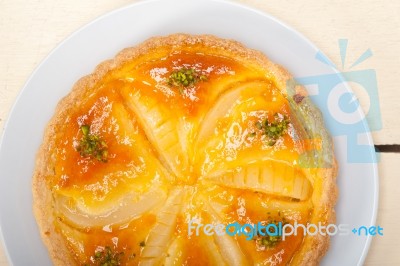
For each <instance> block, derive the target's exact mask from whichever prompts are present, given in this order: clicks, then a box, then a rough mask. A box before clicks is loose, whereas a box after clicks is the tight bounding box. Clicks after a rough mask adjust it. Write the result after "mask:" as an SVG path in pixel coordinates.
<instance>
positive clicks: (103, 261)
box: [94, 246, 124, 266]
mask: <svg viewBox="0 0 400 266" xmlns="http://www.w3.org/2000/svg"><path fill="white" fill-rule="evenodd" d="M123 255H124V252H116V251H112V250H111V248H110V247H108V246H107V247H105V248H104V250H102V251H97V252H96V253H95V254H94V261H95V262H96V264H97V265H100V266H117V265H121V257H122V256H123Z"/></svg>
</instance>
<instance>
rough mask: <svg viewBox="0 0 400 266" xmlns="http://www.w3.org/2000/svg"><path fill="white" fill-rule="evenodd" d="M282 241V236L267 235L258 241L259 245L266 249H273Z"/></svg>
mask: <svg viewBox="0 0 400 266" xmlns="http://www.w3.org/2000/svg"><path fill="white" fill-rule="evenodd" d="M280 240H281V237H280V236H270V235H266V236H263V237H261V238H260V239H259V240H258V241H259V244H260V245H261V246H263V247H265V248H273V247H275V246H276V245H277V244H278V243H279V241H280Z"/></svg>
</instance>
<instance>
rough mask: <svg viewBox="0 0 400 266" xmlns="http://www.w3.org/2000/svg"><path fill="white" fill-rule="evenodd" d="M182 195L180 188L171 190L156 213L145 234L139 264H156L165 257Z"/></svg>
mask: <svg viewBox="0 0 400 266" xmlns="http://www.w3.org/2000/svg"><path fill="white" fill-rule="evenodd" d="M183 195H184V193H183V191H182V188H178V189H175V190H173V191H171V193H170V195H169V197H168V199H167V201H166V203H165V205H164V206H163V207H162V208H161V210H160V211H159V212H158V214H157V220H156V224H155V225H154V227H153V228H152V229H151V230H150V233H149V235H148V236H147V239H146V245H145V247H144V248H143V249H142V251H141V253H140V258H141V261H140V263H139V265H158V264H160V262H161V261H162V260H164V259H165V258H166V256H167V249H168V247H169V245H170V244H171V242H172V240H173V236H174V231H175V224H176V218H177V216H178V213H179V212H180V210H181V208H182V199H183Z"/></svg>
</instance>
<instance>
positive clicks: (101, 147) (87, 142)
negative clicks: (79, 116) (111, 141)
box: [76, 125, 108, 163]
mask: <svg viewBox="0 0 400 266" xmlns="http://www.w3.org/2000/svg"><path fill="white" fill-rule="evenodd" d="M80 129H81V131H82V134H83V137H82V139H81V140H80V142H79V146H78V147H77V148H76V150H77V151H78V152H79V153H80V155H81V156H82V157H92V158H95V159H97V160H98V161H100V162H103V163H105V162H107V159H108V150H107V143H106V142H105V141H104V140H103V139H102V138H100V137H99V136H97V135H94V134H91V133H90V126H89V125H82V126H81V128H80Z"/></svg>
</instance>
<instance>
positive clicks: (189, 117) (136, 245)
mask: <svg viewBox="0 0 400 266" xmlns="http://www.w3.org/2000/svg"><path fill="white" fill-rule="evenodd" d="M336 173H337V167H336V161H335V158H334V154H333V146H332V141H331V138H330V136H329V135H328V133H327V131H326V129H325V127H324V124H323V118H322V116H321V113H320V111H319V110H318V109H317V108H316V107H315V106H314V105H313V103H312V102H311V101H310V99H309V98H308V97H307V94H306V91H305V90H304V88H303V87H301V86H300V85H297V84H296V83H295V82H293V81H292V77H291V76H290V75H289V74H288V72H287V71H286V70H284V69H283V68H282V67H280V66H278V65H276V64H274V63H272V62H271V61H269V60H268V59H267V58H266V57H265V56H264V55H263V54H262V53H260V52H258V51H255V50H251V49H248V48H246V47H244V46H243V45H241V44H240V43H238V42H236V41H232V40H225V39H220V38H217V37H214V36H209V35H200V36H193V35H185V34H175V35H170V36H167V37H155V38H151V39H149V40H147V41H145V42H144V43H142V44H140V45H138V46H136V47H133V48H127V49H125V50H123V51H122V52H121V53H119V54H118V55H117V56H116V57H115V58H114V59H112V60H109V61H106V62H103V63H102V64H100V65H99V66H98V67H97V68H96V69H95V71H94V72H93V74H91V75H88V76H85V77H83V78H82V79H81V80H79V81H78V82H77V83H76V84H75V86H74V88H73V89H72V91H71V93H70V94H69V95H68V96H66V97H65V98H64V99H62V100H61V102H60V103H59V104H58V107H57V110H56V113H55V115H54V117H53V118H52V119H51V121H50V123H49V124H48V126H47V129H46V132H45V136H44V140H43V144H42V145H41V147H40V150H39V152H38V155H37V162H36V168H35V173H34V176H33V197H34V206H33V207H34V213H35V216H36V220H37V222H38V225H39V228H40V231H41V235H42V238H43V240H44V243H45V244H46V246H47V248H48V250H49V254H50V256H51V258H52V260H53V262H54V264H56V265H287V264H290V265H314V264H317V263H318V262H319V261H320V259H321V258H322V256H323V255H324V254H325V252H326V250H327V249H328V245H329V236H328V235H322V234H317V235H313V236H312V235H304V234H303V233H299V234H297V235H290V236H286V238H285V239H283V238H282V236H281V235H275V236H272V235H265V236H263V235H262V234H254V235H252V236H251V237H248V236H247V235H248V229H249V227H248V228H247V229H246V230H247V231H243V232H242V233H240V232H237V234H234V235H231V234H228V233H227V232H225V233H224V232H222V233H221V231H219V233H217V232H214V231H212V230H211V229H212V228H214V227H213V226H217V225H219V224H221V225H223V226H227V225H230V224H236V225H244V224H249V225H257V224H260V223H261V224H264V225H265V224H271V223H275V224H277V225H278V224H283V225H286V224H292V225H294V224H295V223H297V224H303V225H306V224H307V223H312V224H316V225H317V224H318V223H320V224H322V225H327V224H329V223H333V222H334V219H335V215H334V209H333V208H334V205H335V201H336V195H337V192H336V184H335V179H336ZM208 224H209V225H208ZM206 225H208V226H207V228H206ZM210 228H211V229H210ZM210 232H211V233H210Z"/></svg>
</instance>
